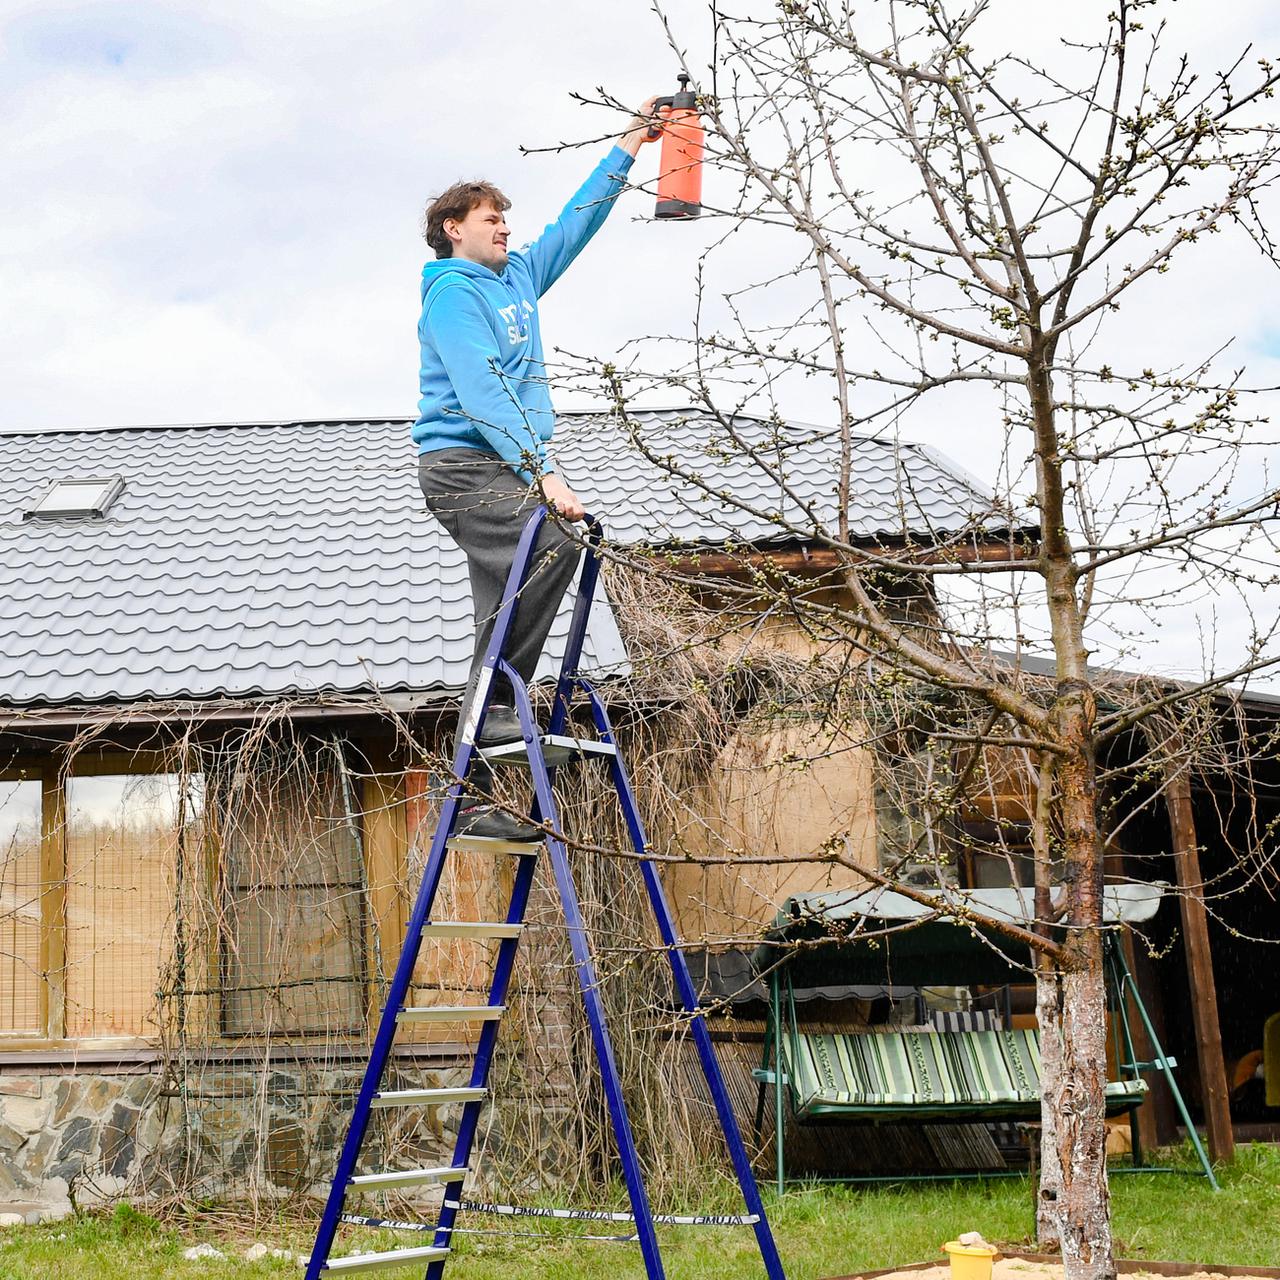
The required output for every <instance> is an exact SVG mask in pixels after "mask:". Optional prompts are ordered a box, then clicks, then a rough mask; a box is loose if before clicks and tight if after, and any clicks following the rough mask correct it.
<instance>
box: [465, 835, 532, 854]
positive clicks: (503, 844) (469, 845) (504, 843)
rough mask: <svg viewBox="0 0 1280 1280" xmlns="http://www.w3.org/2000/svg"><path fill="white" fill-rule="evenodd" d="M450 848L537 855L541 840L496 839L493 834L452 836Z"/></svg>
mask: <svg viewBox="0 0 1280 1280" xmlns="http://www.w3.org/2000/svg"><path fill="white" fill-rule="evenodd" d="M449 848H450V849H456V850H459V851H461V852H464V853H513V854H515V855H516V856H517V857H537V855H538V851H539V850H540V849H541V848H542V841H541V840H495V839H494V838H493V836H450V837H449Z"/></svg>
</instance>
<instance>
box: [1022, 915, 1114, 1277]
mask: <svg viewBox="0 0 1280 1280" xmlns="http://www.w3.org/2000/svg"><path fill="white" fill-rule="evenodd" d="M1082 941H1083V940H1082ZM1082 950H1085V951H1087V952H1088V953H1090V954H1089V955H1088V956H1087V957H1086V963H1085V965H1084V966H1083V967H1081V968H1072V969H1063V970H1056V971H1055V970H1046V971H1042V972H1041V974H1040V975H1039V979H1038V982H1037V999H1036V1009H1037V1013H1038V1014H1039V1018H1040V1044H1041V1078H1040V1079H1041V1088H1042V1090H1043V1093H1042V1104H1041V1105H1042V1123H1043V1129H1042V1134H1041V1170H1040V1194H1039V1197H1038V1199H1037V1202H1036V1234H1037V1237H1038V1240H1039V1244H1040V1248H1041V1249H1043V1250H1046V1251H1052V1250H1054V1249H1061V1251H1062V1260H1063V1264H1064V1267H1065V1269H1066V1275H1067V1278H1068V1280H1110V1277H1112V1276H1114V1275H1115V1263H1114V1260H1113V1258H1112V1250H1111V1216H1110V1214H1111V1210H1110V1203H1111V1197H1110V1193H1109V1191H1108V1187H1107V1127H1106V1122H1105V1120H1106V1108H1105V1102H1104V1097H1103V1090H1104V1089H1105V1087H1106V1082H1107V1044H1106V995H1105V989H1104V986H1103V976H1102V946H1101V940H1100V939H1099V938H1098V937H1097V935H1096V934H1094V935H1092V936H1091V937H1090V938H1088V945H1086V946H1085V947H1084V948H1082Z"/></svg>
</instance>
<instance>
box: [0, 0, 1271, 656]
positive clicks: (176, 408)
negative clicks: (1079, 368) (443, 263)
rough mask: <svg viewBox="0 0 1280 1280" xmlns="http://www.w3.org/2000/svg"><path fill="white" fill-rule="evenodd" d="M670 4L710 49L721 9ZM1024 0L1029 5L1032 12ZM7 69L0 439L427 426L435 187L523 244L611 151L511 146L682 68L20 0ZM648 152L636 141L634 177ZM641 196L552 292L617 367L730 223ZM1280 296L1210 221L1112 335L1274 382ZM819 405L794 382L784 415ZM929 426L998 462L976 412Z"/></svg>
mask: <svg viewBox="0 0 1280 1280" xmlns="http://www.w3.org/2000/svg"><path fill="white" fill-rule="evenodd" d="M1100 2H1101V0H1099V3H1100ZM670 7H671V9H672V10H673V11H674V12H675V13H676V14H677V16H678V18H679V19H680V24H681V26H680V30H681V32H682V35H683V37H684V38H685V39H686V40H687V41H688V42H689V46H690V54H691V60H692V61H693V62H694V63H699V62H703V63H705V61H706V58H707V56H708V52H709V37H710V19H709V16H708V7H707V6H706V5H705V4H704V3H701V2H700V0H698V2H694V0H675V2H674V3H673V4H672V5H671V6H670ZM762 7H764V8H768V6H767V5H764V6H762ZM1090 7H1093V8H1097V7H1098V4H1095V3H1094V0H1087V3H1086V0H1081V5H1077V6H1072V8H1071V9H1069V10H1066V11H1065V12H1076V11H1079V12H1083V11H1084V9H1085V8H1090ZM1053 8H1054V11H1055V12H1063V11H1061V10H1058V8H1057V6H1054V7H1053ZM1102 8H1103V9H1105V4H1103V5H1102ZM1013 12H1016V13H1017V14H1020V15H1021V20H1022V21H1024V22H1033V21H1034V20H1035V17H1036V14H1037V13H1038V12H1040V9H1039V4H1032V5H1026V4H1023V5H1021V6H1017V7H1015V9H1014V10H1013ZM1175 16H1176V22H1175V27H1176V28H1177V30H1176V33H1175V37H1174V40H1173V42H1174V43H1177V44H1179V45H1180V46H1184V47H1189V48H1194V49H1196V51H1197V53H1198V55H1199V56H1201V57H1203V58H1205V59H1206V60H1207V61H1212V60H1213V59H1214V58H1216V57H1218V56H1219V55H1221V57H1222V58H1224V59H1225V58H1226V56H1227V54H1228V51H1235V50H1238V49H1239V48H1241V47H1243V46H1244V45H1246V44H1248V43H1250V42H1252V43H1254V44H1256V45H1257V46H1258V48H1257V52H1258V53H1259V54H1269V55H1270V56H1273V57H1274V56H1275V54H1276V53H1277V51H1278V46H1280V40H1278V39H1277V35H1278V33H1280V7H1278V6H1276V5H1275V4H1274V3H1273V0H1231V3H1230V4H1227V5H1224V4H1223V3H1222V0H1183V2H1182V3H1181V4H1180V5H1178V6H1177V8H1176V11H1175ZM1224 18H1225V19H1226V20H1224ZM1030 30H1031V28H1028V31H1030ZM1033 34H1034V33H1033ZM1010 38H1011V39H1014V38H1017V39H1024V38H1027V32H1023V33H1019V32H1016V31H1012V32H1011V36H1010ZM0 59H2V67H0V172H2V173H3V175H4V182H3V186H2V187H0V307H2V308H3V312H4V339H5V340H4V344H3V347H0V380H2V381H0V386H2V387H3V392H2V394H0V426H15V425H38V426H57V425H65V426H90V425H97V424H103V423H162V422H191V421H254V420H273V419H293V418H308V417H318V418H326V417H328V418H332V417H343V416H355V417H359V416H364V415H377V414H394V415H402V414H412V413H413V412H414V411H415V401H416V397H417V355H418V353H417V342H416V333H415V326H416V321H417V316H418V278H419V272H420V270H421V266H422V263H423V261H424V260H425V258H426V257H427V256H428V254H429V251H428V250H427V249H426V247H425V245H424V244H423V243H422V241H421V240H420V239H419V236H418V221H419V218H420V214H421V209H422V206H423V203H424V201H425V200H426V198H427V197H428V196H430V195H431V194H433V193H434V192H436V191H438V190H439V189H440V188H442V187H443V186H445V185H447V184H448V183H450V182H451V181H453V180H455V179H456V178H459V177H463V176H473V175H478V176H484V177H488V178H491V179H492V180H494V181H496V182H497V183H499V184H500V185H501V186H502V187H503V188H504V189H505V190H506V191H507V192H508V194H509V195H510V196H511V197H512V199H513V201H514V208H513V210H512V211H511V213H510V214H509V220H510V222H511V224H512V227H513V243H516V242H523V241H524V240H526V239H528V238H531V237H532V236H533V235H535V234H536V233H537V231H538V230H540V229H541V227H542V225H543V224H544V223H545V222H546V221H547V220H549V219H550V218H551V217H553V216H554V215H555V213H556V212H557V211H558V209H559V207H560V206H561V205H562V204H563V202H564V201H565V200H566V199H567V197H568V196H569V195H570V194H571V192H572V191H573V189H574V188H575V186H576V185H577V183H578V182H579V181H580V180H581V178H582V177H583V176H585V173H586V172H587V170H588V169H589V168H590V167H591V165H592V164H593V163H594V161H595V159H596V158H597V157H598V155H600V154H602V153H603V151H604V149H605V148H604V145H600V146H597V147H589V148H587V149H586V150H584V151H572V152H567V153H564V154H558V155H557V154H539V155H532V156H524V155H522V154H521V152H520V147H521V146H525V147H543V146H548V145H550V144H554V143H556V142H559V141H561V140H570V139H572V140H581V139H584V138H589V137H591V136H593V135H601V134H604V133H605V132H606V131H609V132H613V131H616V130H617V128H618V127H619V126H620V125H621V123H622V122H621V120H620V119H619V118H617V117H616V116H611V115H609V114H607V113H605V112H602V111H601V110H599V109H594V108H587V107H582V106H579V105H577V104H575V103H574V101H573V100H572V99H571V97H570V94H571V92H572V91H575V90H576V91H579V92H588V93H589V92H590V91H591V90H592V89H593V88H594V86H596V85H599V84H604V85H606V86H607V87H608V88H609V90H610V91H612V92H613V93H616V94H618V95H619V96H621V97H623V98H624V99H627V100H629V101H633V102H637V103H638V102H639V101H640V100H642V99H643V98H644V97H645V96H646V95H648V94H650V93H655V92H663V93H665V92H670V91H671V90H672V89H673V88H674V73H675V70H676V65H675V60H674V58H673V57H672V55H671V53H670V51H669V49H668V48H667V45H666V41H665V38H664V35H663V32H662V29H661V27H660V25H659V24H658V22H657V20H656V19H655V17H654V16H653V14H652V13H651V11H650V10H649V8H648V5H647V3H645V2H644V0H634V2H633V0H608V2H607V3H601V2H600V0H594V2H589V0H556V3H550V2H549V0H525V3H522V4H519V5H508V6H505V7H496V6H489V5H477V4H466V3H450V4H443V3H435V2H433V0H398V2H395V3H371V2H369V0H253V2H252V3H248V2H246V0H223V2H220V3H218V4H216V5H214V4H209V3H196V2H195V0H163V2H161V0H152V2H151V3H125V2H121V0H104V2H102V3H40V4H29V3H28V4H24V3H14V2H13V0H0ZM655 163H656V149H655V148H648V149H646V150H645V152H643V153H642V156H641V160H640V162H639V164H638V166H637V169H636V175H637V177H638V178H640V179H648V178H651V177H652V171H653V167H654V165H655ZM711 195H714V193H711ZM651 207H652V201H651V197H649V196H647V195H644V194H641V193H631V194H629V195H627V196H625V197H624V201H623V203H622V205H621V207H620V208H619V209H618V210H617V211H616V212H615V213H614V215H613V217H612V218H611V221H610V223H609V224H608V225H607V226H606V228H605V230H604V231H603V232H602V233H601V235H600V237H599V238H598V239H597V241H596V242H595V243H593V244H592V246H591V247H590V248H589V249H588V250H587V254H586V256H584V259H583V260H582V261H581V262H580V263H579V264H578V265H577V266H575V268H574V270H572V271H571V272H570V273H569V274H568V275H567V276H566V277H565V279H564V280H563V281H562V282H560V283H559V284H558V285H557V287H556V288H555V289H554V290H553V291H552V293H551V294H549V295H548V297H547V299H546V301H545V303H544V304H543V329H544V334H545V335H546V339H547V342H548V345H549V347H550V346H552V345H554V346H560V347H563V348H565V349H567V350H570V351H577V352H588V353H592V354H595V355H598V356H609V355H610V354H612V353H613V352H615V351H617V350H618V349H619V348H620V347H621V346H622V344H624V343H625V342H626V341H627V339H628V338H630V337H634V336H635V335H637V334H646V333H668V332H681V333H682V332H687V330H688V325H689V316H690V299H691V296H692V272H693V266H694V263H695V261H696V259H697V256H698V253H699V250H700V249H701V248H702V247H704V246H705V245H706V244H708V243H709V242H710V241H711V240H712V239H713V238H714V237H715V236H717V234H718V233H719V231H720V230H721V229H722V228H721V226H720V225H718V224H716V223H715V222H714V221H712V220H709V219H708V220H704V221H703V222H701V223H692V224H659V223H654V222H652V221H649V220H646V218H645V215H646V214H647V213H648V212H649V211H650V210H651ZM744 252H748V250H746V249H744ZM588 264H589V265H588ZM742 265H743V270H744V272H746V273H747V274H748V275H749V274H751V272H752V268H753V267H754V266H756V265H758V264H752V263H748V262H746V261H744V262H743V264H742ZM728 269H729V271H730V273H731V272H732V259H730V261H729V268H728ZM756 274H757V275H758V273H756ZM1276 285H1277V277H1276V274H1275V273H1274V272H1273V271H1264V270H1259V268H1258V266H1257V264H1256V258H1255V255H1254V253H1253V251H1252V249H1251V247H1250V246H1249V244H1248V242H1247V241H1245V240H1244V239H1243V238H1242V237H1238V236H1231V235H1227V236H1222V237H1218V238H1217V239H1216V240H1215V241H1214V242H1213V243H1211V244H1207V245H1205V246H1204V248H1203V250H1201V251H1198V252H1197V255H1196V257H1195V259H1194V261H1192V260H1190V259H1189V260H1188V263H1187V265H1183V266H1180V267H1179V269H1178V271H1177V272H1176V273H1175V274H1174V275H1171V276H1170V277H1168V278H1167V279H1166V280H1165V281H1164V282H1162V283H1161V285H1160V288H1159V290H1157V291H1151V292H1147V293H1145V294H1142V295H1138V296H1135V298H1134V299H1133V301H1132V303H1131V304H1128V305H1127V306H1126V310H1125V312H1124V321H1123V323H1125V324H1127V325H1128V326H1129V329H1128V330H1127V331H1126V333H1125V334H1123V335H1122V337H1121V341H1120V344H1119V345H1120V347H1121V348H1127V349H1128V353H1130V354H1132V355H1133V356H1134V358H1135V359H1142V358H1143V355H1144V352H1146V351H1147V350H1148V349H1149V348H1151V347H1152V346H1153V345H1154V347H1155V348H1156V349H1157V350H1158V351H1159V352H1160V354H1162V355H1163V354H1166V353H1167V351H1168V347H1169V344H1170V343H1171V342H1172V341H1174V340H1175V339H1176V340H1177V341H1180V342H1185V343H1186V347H1187V352H1188V354H1203V353H1204V352H1205V351H1207V350H1208V349H1210V348H1211V347H1212V346H1214V345H1217V344H1219V343H1221V342H1223V341H1227V340H1233V341H1234V343H1235V347H1234V357H1233V363H1248V364H1249V366H1250V374H1251V378H1252V380H1254V381H1258V382H1263V381H1269V382H1270V383H1272V384H1275V383H1280V361H1278V360H1277V355H1280V318H1278V317H1277V308H1276V306H1275V302H1274V299H1275V296H1276ZM827 394H829V393H827ZM568 403H573V401H569V402H568ZM826 404H827V400H826V394H824V395H819V394H818V393H817V392H816V391H814V390H812V389H810V390H807V391H806V390H805V389H804V388H803V387H800V388H798V389H797V390H796V392H795V401H794V403H793V404H790V405H785V406H783V408H784V410H785V411H786V412H788V414H790V415H792V416H794V417H796V418H800V419H807V420H815V419H816V418H821V417H822V416H823V415H824V414H826V413H827V412H828V409H827V407H826ZM561 405H562V407H565V400H563V399H562V400H561ZM958 427H962V428H963V429H958ZM911 430H912V433H913V434H915V435H916V436H917V437H919V438H923V439H925V440H927V441H929V442H931V443H934V444H937V445H940V446H941V447H942V448H944V449H945V450H947V451H948V452H950V453H951V454H952V455H953V456H957V457H958V460H959V461H961V462H962V463H963V464H964V465H965V466H966V467H967V468H968V469H969V470H970V471H971V472H973V473H975V474H976V475H978V476H980V477H984V478H988V479H990V478H992V477H991V475H990V471H991V467H992V463H991V460H990V458H989V448H990V443H991V441H992V440H993V439H994V437H992V436H988V435H987V434H985V428H984V426H983V424H977V423H975V424H957V423H956V422H954V421H950V420H948V421H943V422H930V421H928V420H924V421H919V422H916V423H913V424H912V428H911ZM1190 634H1191V633H1190V631H1188V633H1187V635H1188V637H1190ZM1188 643H1191V641H1190V640H1188Z"/></svg>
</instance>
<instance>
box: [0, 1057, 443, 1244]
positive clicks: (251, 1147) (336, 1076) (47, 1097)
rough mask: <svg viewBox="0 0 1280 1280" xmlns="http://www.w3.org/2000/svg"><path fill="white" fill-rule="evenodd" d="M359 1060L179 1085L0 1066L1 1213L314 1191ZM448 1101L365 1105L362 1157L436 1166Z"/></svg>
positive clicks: (220, 1074) (351, 1095) (354, 1085)
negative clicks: (369, 1113)
mask: <svg viewBox="0 0 1280 1280" xmlns="http://www.w3.org/2000/svg"><path fill="white" fill-rule="evenodd" d="M363 1071H364V1064H363V1063H359V1064H352V1065H343V1066H337V1067H335V1066H325V1065H320V1064H310V1063H308V1064H302V1065H299V1064H296V1063H295V1064H290V1065H289V1066H288V1067H287V1068H282V1067H279V1066H268V1067H266V1068H265V1069H264V1068H263V1067H261V1066H258V1067H256V1068H244V1067H224V1066H212V1065H210V1066H205V1067H204V1068H202V1069H200V1070H198V1071H189V1072H188V1075H187V1082H186V1085H185V1087H182V1088H178V1087H176V1086H175V1085H174V1082H173V1079H172V1077H171V1076H168V1077H166V1076H162V1075H161V1074H160V1072H159V1071H150V1072H146V1073H139V1072H137V1071H136V1070H134V1071H122V1072H117V1073H113V1072H101V1073H96V1072H95V1073H90V1072H89V1071H78V1072H75V1073H71V1072H69V1071H67V1070H66V1069H46V1070H43V1071H41V1070H32V1071H30V1072H22V1071H16V1070H13V1069H9V1070H7V1071H5V1072H0V1213H15V1212H16V1213H21V1214H22V1215H23V1216H24V1217H26V1218H27V1219H28V1220H32V1221H34V1220H38V1219H39V1218H48V1217H60V1216H62V1215H65V1214H66V1213H68V1212H70V1211H71V1210H72V1208H73V1207H77V1206H78V1207H86V1206H91V1205H95V1204H102V1203H106V1202H109V1201H112V1200H115V1199H119V1198H121V1197H125V1196H128V1197H130V1198H133V1199H138V1200H146V1199H148V1198H155V1197H158V1196H165V1195H173V1194H175V1193H177V1194H198V1195H206V1196H218V1197H227V1198H252V1199H261V1198H279V1197H282V1196H286V1195H294V1194H298V1193H310V1194H317V1195H323V1194H325V1193H327V1191H328V1188H329V1183H330V1181H331V1180H332V1178H333V1173H334V1167H335V1165H336V1163H337V1159H338V1153H339V1150H340V1147H341V1143H342V1140H343V1138H344V1136H345V1134H346V1127H347V1123H348V1120H349V1117H350V1110H351V1106H352V1103H353V1102H354V1099H355V1094H356V1091H357V1090H358V1088H359V1085H360V1080H361V1077H362V1075H363ZM400 1074H404V1075H405V1079H404V1080H402V1081H396V1080H395V1075H394V1074H393V1075H392V1079H391V1080H389V1081H388V1087H392V1088H394V1087H408V1086H409V1085H410V1084H413V1085H415V1086H418V1087H434V1086H437V1085H439V1086H449V1085H462V1084H466V1083H467V1075H468V1068H467V1067H466V1066H464V1065H461V1064H448V1065H445V1066H435V1065H433V1066H432V1067H430V1068H425V1067H419V1066H417V1065H415V1066H414V1067H413V1069H412V1072H411V1079H410V1078H409V1074H410V1073H407V1072H403V1071H402V1072H401V1073H400ZM459 1114H460V1108H458V1107H457V1106H447V1107H427V1108H421V1109H415V1110H414V1111H412V1112H408V1111H407V1110H406V1111H398V1110H397V1111H386V1112H381V1113H375V1118H374V1122H373V1123H372V1124H371V1126H370V1140H371V1141H370V1142H369V1143H368V1144H367V1145H366V1161H367V1164H368V1167H370V1168H373V1167H381V1166H380V1162H382V1161H388V1162H390V1161H392V1160H396V1161H399V1162H401V1163H405V1164H407V1163H410V1162H411V1161H413V1160H417V1159H421V1160H423V1161H424V1163H429V1164H444V1163H447V1160H448V1157H449V1156H450V1155H451V1154H452V1146H453V1140H454V1137H455V1135H456V1124H457V1119H458V1117H459Z"/></svg>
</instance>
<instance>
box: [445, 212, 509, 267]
mask: <svg viewBox="0 0 1280 1280" xmlns="http://www.w3.org/2000/svg"><path fill="white" fill-rule="evenodd" d="M444 233H445V235H447V236H448V237H449V239H450V240H452V241H453V256H454V257H455V258H466V259H467V261H468V262H478V263H479V264H480V265H481V266H482V267H488V268H489V269H490V270H491V271H497V272H501V271H502V270H503V268H505V267H506V265H507V238H508V237H509V236H510V235H511V230H510V228H509V227H508V226H507V220H506V218H504V217H503V216H502V214H501V212H500V211H499V210H497V209H495V208H494V207H493V205H491V204H478V205H476V207H475V208H474V209H472V210H471V212H470V213H469V214H467V216H466V217H465V218H447V219H445V223H444Z"/></svg>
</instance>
